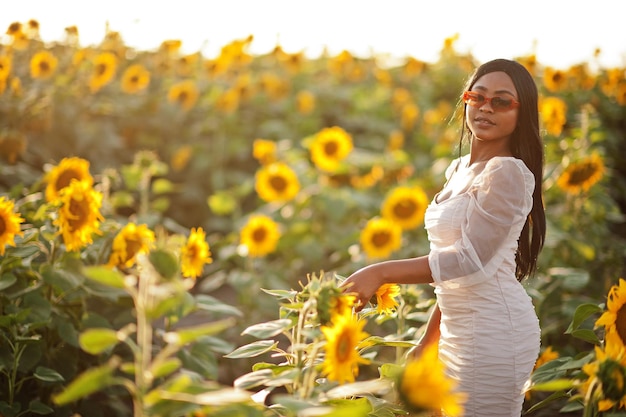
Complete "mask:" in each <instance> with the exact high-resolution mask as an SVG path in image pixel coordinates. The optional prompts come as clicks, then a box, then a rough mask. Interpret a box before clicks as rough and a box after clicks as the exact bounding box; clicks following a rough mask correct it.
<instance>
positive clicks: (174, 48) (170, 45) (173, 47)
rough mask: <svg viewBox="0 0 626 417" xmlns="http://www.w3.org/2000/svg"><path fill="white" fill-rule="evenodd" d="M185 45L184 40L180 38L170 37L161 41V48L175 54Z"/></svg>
mask: <svg viewBox="0 0 626 417" xmlns="http://www.w3.org/2000/svg"><path fill="white" fill-rule="evenodd" d="M182 45H183V42H182V41H181V40H180V39H168V40H165V41H163V42H161V45H160V46H159V50H160V51H163V52H165V53H167V54H170V55H174V54H176V53H178V51H180V47H181V46H182Z"/></svg>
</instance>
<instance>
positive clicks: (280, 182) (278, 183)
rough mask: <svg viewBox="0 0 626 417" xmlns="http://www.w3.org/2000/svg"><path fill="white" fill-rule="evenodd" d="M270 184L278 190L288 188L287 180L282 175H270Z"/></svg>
mask: <svg viewBox="0 0 626 417" xmlns="http://www.w3.org/2000/svg"><path fill="white" fill-rule="evenodd" d="M270 185H271V186H272V188H273V189H275V190H276V191H284V190H285V189H286V188H287V181H285V178H284V177H282V176H280V175H272V176H271V177H270Z"/></svg>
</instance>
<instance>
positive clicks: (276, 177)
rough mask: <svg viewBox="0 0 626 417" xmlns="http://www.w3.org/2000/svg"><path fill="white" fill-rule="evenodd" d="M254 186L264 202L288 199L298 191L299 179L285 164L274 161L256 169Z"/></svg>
mask: <svg viewBox="0 0 626 417" xmlns="http://www.w3.org/2000/svg"><path fill="white" fill-rule="evenodd" d="M254 188H255V189H256V192H257V193H258V194H259V197H261V199H262V200H264V201H266V202H272V201H289V200H291V199H293V198H294V197H295V196H296V195H297V194H298V191H300V181H298V176H297V175H296V173H295V172H294V171H293V169H291V168H290V167H289V166H288V165H287V164H285V163H282V162H274V163H273V164H269V165H264V166H262V167H261V168H260V169H259V170H258V171H257V173H256V182H255V185H254Z"/></svg>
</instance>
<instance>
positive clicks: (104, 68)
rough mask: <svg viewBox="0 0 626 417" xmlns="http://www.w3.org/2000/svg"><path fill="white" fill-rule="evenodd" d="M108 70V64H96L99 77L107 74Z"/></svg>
mask: <svg viewBox="0 0 626 417" xmlns="http://www.w3.org/2000/svg"><path fill="white" fill-rule="evenodd" d="M106 72H107V66H106V65H104V64H98V65H96V74H97V75H98V76H99V77H101V76H103V75H104V74H106Z"/></svg>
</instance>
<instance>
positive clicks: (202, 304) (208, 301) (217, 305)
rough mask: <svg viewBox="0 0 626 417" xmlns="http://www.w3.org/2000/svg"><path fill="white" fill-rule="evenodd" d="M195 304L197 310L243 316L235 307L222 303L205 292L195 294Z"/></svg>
mask: <svg viewBox="0 0 626 417" xmlns="http://www.w3.org/2000/svg"><path fill="white" fill-rule="evenodd" d="M196 306H197V308H198V309H199V310H202V311H208V312H210V313H215V314H220V315H230V316H238V317H243V313H242V312H241V310H239V309H238V308H236V307H233V306H231V305H229V304H226V303H223V302H222V301H220V300H218V299H217V298H215V297H211V296H210V295H206V294H199V295H197V296H196Z"/></svg>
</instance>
